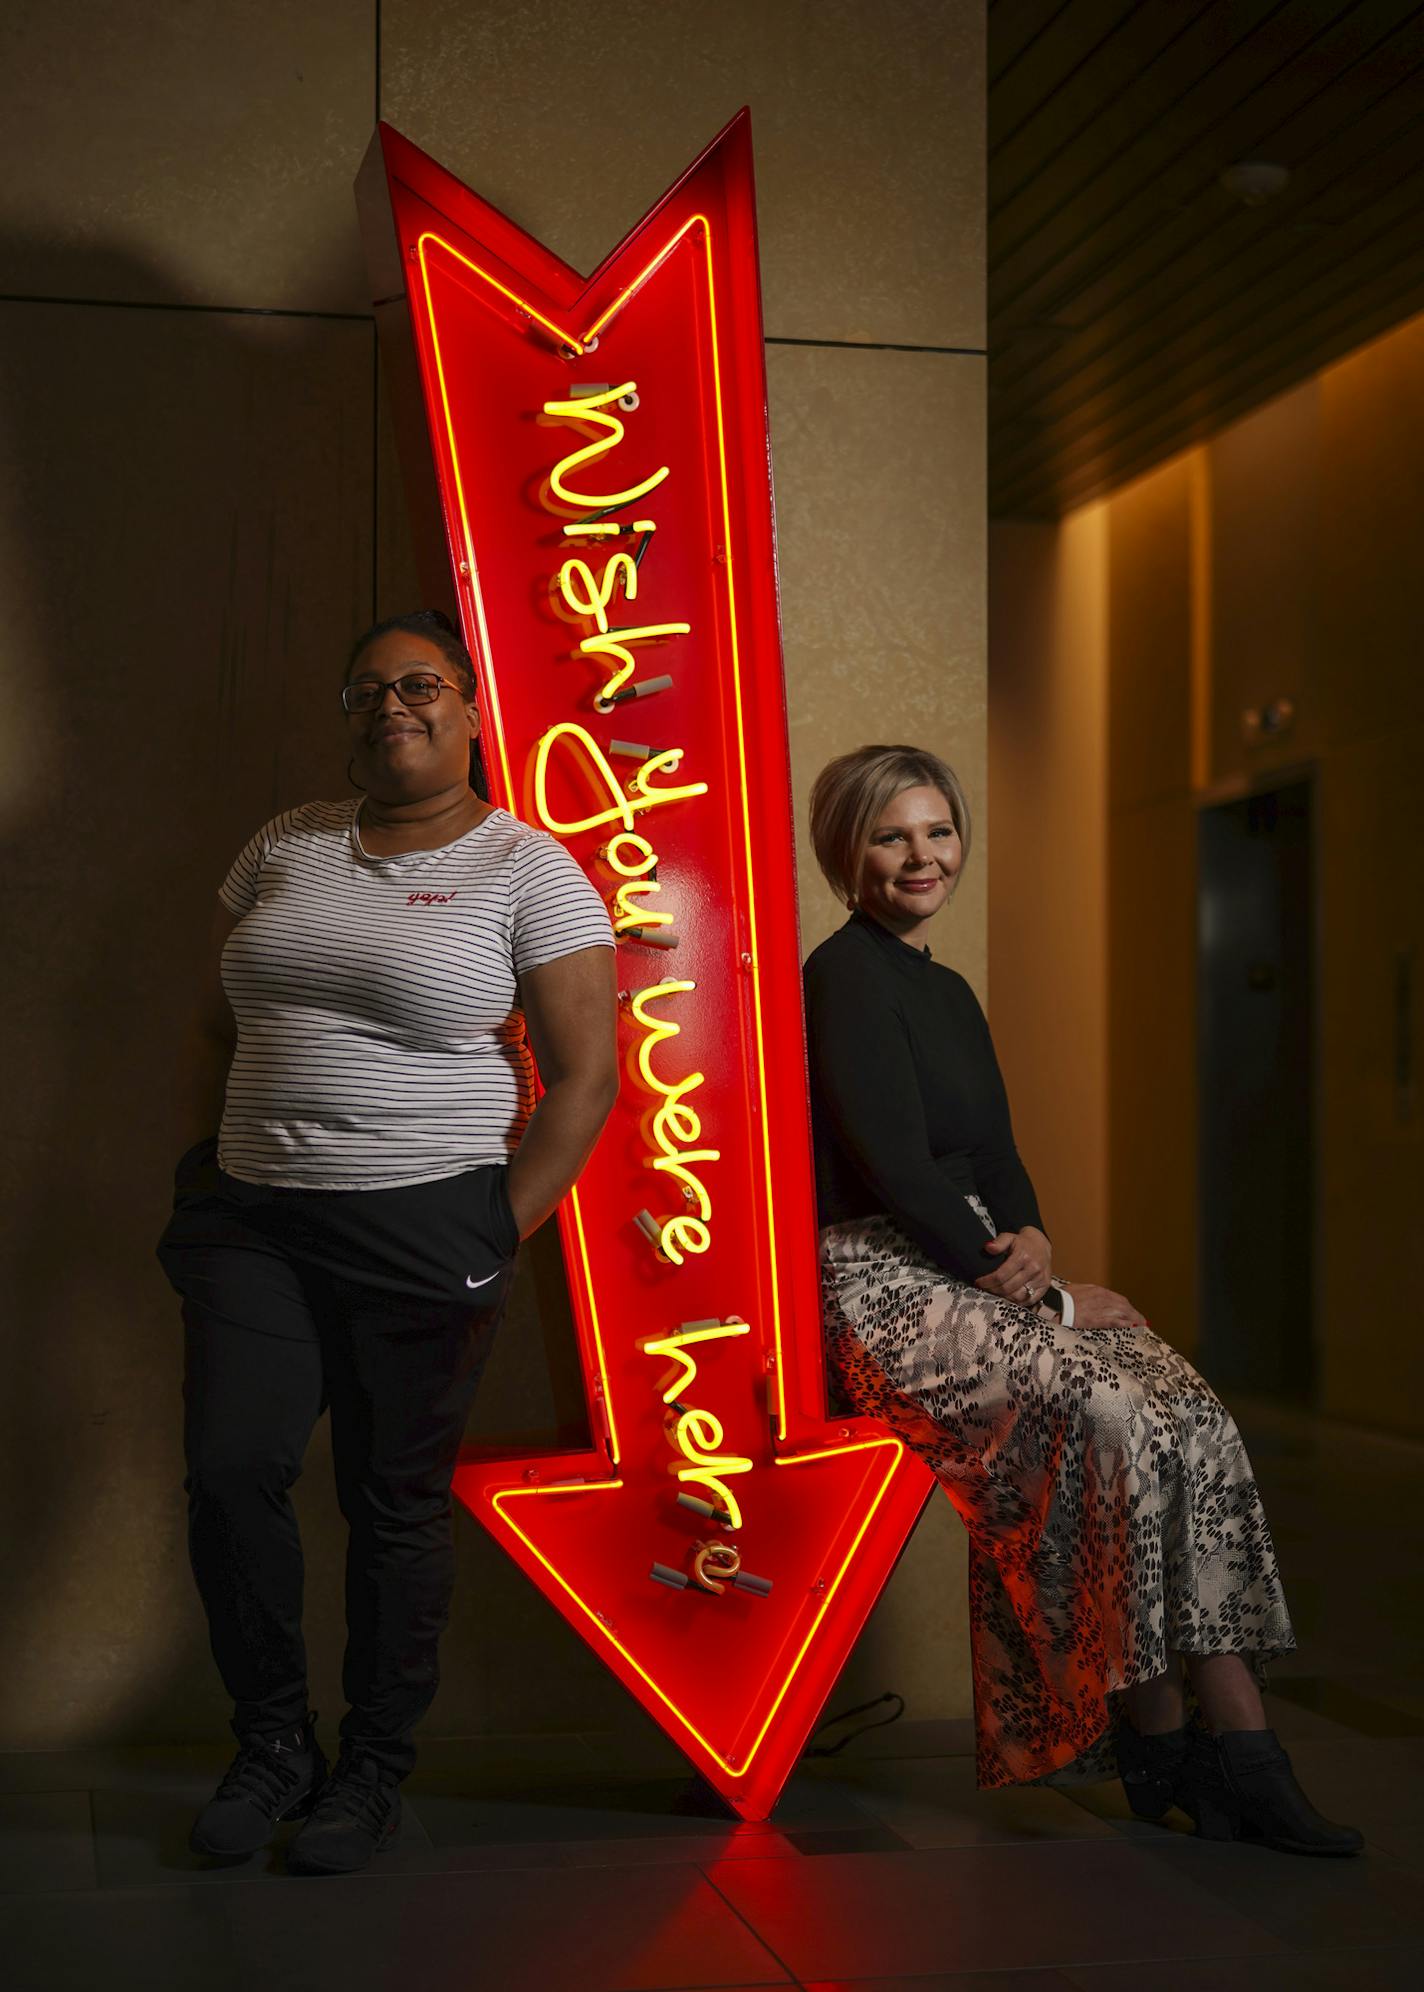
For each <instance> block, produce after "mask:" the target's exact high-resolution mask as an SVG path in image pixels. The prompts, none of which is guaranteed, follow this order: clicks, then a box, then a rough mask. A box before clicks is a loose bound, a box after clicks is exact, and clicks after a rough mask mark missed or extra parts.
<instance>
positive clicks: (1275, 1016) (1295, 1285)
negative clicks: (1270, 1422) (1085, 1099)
mask: <svg viewBox="0 0 1424 1992" xmlns="http://www.w3.org/2000/svg"><path fill="white" fill-rule="evenodd" d="M1312 801H1313V796H1312V789H1311V784H1310V783H1309V782H1308V781H1295V782H1291V783H1290V784H1288V785H1286V786H1283V787H1281V788H1276V789H1271V790H1268V791H1265V792H1264V793H1261V794H1256V795H1250V796H1245V797H1242V798H1241V799H1239V800H1237V801H1234V802H1225V803H1219V804H1217V805H1216V806H1214V807H1212V808H1208V809H1204V810H1203V811H1202V812H1201V815H1200V817H1199V819H1198V894H1199V897H1198V949H1197V1075H1198V1207H1199V1227H1198V1237H1199V1240H1200V1243H1199V1248H1198V1249H1199V1252H1200V1268H1199V1270H1200V1280H1199V1288H1198V1290H1199V1293H1200V1296H1201V1301H1200V1304H1201V1321H1200V1330H1201V1340H1200V1344H1199V1347H1200V1350H1201V1358H1202V1368H1203V1370H1204V1371H1205V1373H1206V1376H1207V1377H1208V1379H1209V1380H1210V1382H1211V1383H1212V1384H1213V1385H1214V1386H1215V1387H1216V1388H1218V1389H1220V1390H1222V1391H1225V1392H1231V1391H1240V1392H1248V1393H1253V1394H1255V1395H1258V1396H1265V1397H1278V1398H1283V1399H1287V1400H1294V1401H1296V1402H1309V1400H1310V1398H1311V1393H1312V1385H1313V1382H1314V1375H1313V1371H1314V1313H1313V1300H1314V1281H1313V1277H1312V1274H1313V1253H1314V1176H1315V1169H1314V1148H1313V1141H1314V1067H1315V1016H1314V1002H1315V959H1314V956H1315V950H1314V937H1313V919H1312V889H1311V878H1312V861H1311V860H1312V850H1311V833H1312Z"/></svg>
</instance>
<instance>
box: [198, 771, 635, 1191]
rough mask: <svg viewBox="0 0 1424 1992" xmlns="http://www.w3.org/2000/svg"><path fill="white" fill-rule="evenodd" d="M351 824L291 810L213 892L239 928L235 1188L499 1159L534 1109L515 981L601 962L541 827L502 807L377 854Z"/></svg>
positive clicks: (232, 1085) (231, 1123)
mask: <svg viewBox="0 0 1424 1992" xmlns="http://www.w3.org/2000/svg"><path fill="white" fill-rule="evenodd" d="M358 809H359V804H358V803H355V802H309V803H306V804H304V805H303V806H302V807H301V808H300V809H289V810H287V811H286V812H285V813H284V814H283V815H281V816H278V817H276V818H274V820H273V821H272V822H271V823H268V824H267V825H265V827H264V828H263V829H261V830H259V831H258V833H257V835H256V836H255V837H254V838H253V839H252V841H251V842H250V843H249V844H248V845H247V846H246V848H245V849H244V850H243V851H242V853H241V855H240V856H239V857H238V859H237V862H236V863H235V864H234V865H233V867H232V870H231V871H230V872H229V873H228V875H227V877H226V879H225V880H224V881H223V884H222V886H221V888H220V893H221V897H222V901H223V904H224V905H225V906H226V907H227V908H228V910H229V911H230V912H232V913H235V914H236V915H237V916H238V924H237V926H236V927H235V928H234V929H233V932H232V934H231V936H230V938H229V940H228V943H227V946H226V947H225V948H224V950H223V960H222V976H223V986H224V988H225V989H226V991H227V996H228V1001H229V1002H230V1003H231V1005H232V1009H233V1014H234V1016H235V1017H236V1018H237V1048H236V1051H235V1053H234V1056H233V1061H232V1070H231V1072H230V1074H229V1076H228V1082H227V1100H226V1104H225V1108H224V1112H223V1121H222V1133H221V1135H220V1137H219V1143H218V1160H219V1162H220V1164H221V1166H222V1167H223V1168H224V1169H225V1170H227V1172H228V1173H229V1175H233V1176H237V1177H240V1178H242V1179H243V1180H245V1181H247V1182H255V1183H277V1184H283V1185H286V1186H288V1187H291V1188H294V1189H330V1190H370V1189H389V1188H394V1187H395V1186H396V1185H398V1184H401V1183H424V1182H431V1181H434V1180H435V1179H436V1178H438V1177H441V1176H453V1175H458V1174H459V1173H460V1171H462V1170H464V1169H473V1168H477V1167H479V1166H480V1165H481V1164H484V1163H489V1162H507V1161H508V1159H509V1155H510V1151H511V1150H512V1149H514V1148H515V1147H517V1146H518V1143H519V1137H520V1135H521V1133H522V1132H523V1130H524V1124H525V1122H526V1121H527V1120H528V1118H529V1115H530V1112H531V1111H532V1108H533V1104H534V1100H533V1070H532V1066H531V1062H530V1057H529V1049H528V1046H527V1044H526V1041H525V1035H524V1015H523V1011H522V1009H521V1007H520V1001H519V991H518V986H517V983H516V977H518V976H520V975H522V974H524V973H525V972H526V971H527V970H529V969H532V968H538V967H539V966H540V964H541V963H543V962H548V961H556V960H557V959H558V958H559V956H560V955H566V954H572V953H573V952H574V951H575V950H576V949H578V948H588V947H610V946H612V939H613V937H612V932H611V929H610V926H609V919H608V910H607V908H606V907H605V905H604V903H603V900H602V899H601V898H600V896H599V894H598V892H597V891H596V890H595V888H594V887H593V886H592V885H591V884H590V882H589V880H588V879H587V878H586V877H585V876H584V873H583V872H582V871H581V870H580V868H579V866H578V865H577V863H576V862H575V861H574V859H573V858H572V857H571V856H570V855H569V853H568V852H567V851H566V850H565V849H564V848H563V846H562V845H561V844H559V843H557V842H556V841H555V840H554V838H552V837H550V836H548V835H547V834H546V833H545V832H544V831H542V830H535V829H532V828H531V827H530V825H529V824H527V823H521V822H520V821H519V820H518V818H517V817H513V816H510V815H509V814H507V812H506V811H504V810H502V809H496V810H494V811H492V812H491V814H490V815H488V816H487V817H486V818H485V819H484V821H483V822H482V823H479V824H477V825H476V826H475V828H474V829H473V830H470V831H468V832H467V833H466V834H465V836H463V837H460V838H457V839H456V841H455V842H454V843H453V844H446V845H444V846H442V847H441V848H440V849H439V850H435V851H410V852H407V853H403V854H402V855H400V856H398V857H389V858H386V857H374V856H371V855H370V854H368V853H367V852H366V851H365V850H364V849H363V848H362V845H361V840H360V835H359V827H358V821H357V812H358Z"/></svg>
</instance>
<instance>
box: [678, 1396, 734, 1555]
mask: <svg viewBox="0 0 1424 1992" xmlns="http://www.w3.org/2000/svg"><path fill="white" fill-rule="evenodd" d="M724 1442H725V1434H724V1433H723V1430H722V1420H721V1419H720V1418H717V1417H714V1416H713V1414H712V1413H711V1412H710V1411H697V1410H693V1411H684V1412H683V1414H682V1416H681V1417H680V1418H679V1419H678V1421H677V1443H678V1446H679V1447H680V1449H681V1450H682V1452H683V1453H684V1454H685V1455H686V1457H687V1458H688V1459H689V1460H690V1461H691V1462H692V1464H691V1465H690V1466H680V1467H679V1468H678V1469H677V1477H678V1479H679V1480H693V1481H696V1482H697V1483H698V1484H699V1485H701V1486H703V1487H705V1488H706V1489H707V1491H708V1493H709V1494H716V1495H717V1496H718V1498H719V1499H720V1500H721V1501H722V1503H723V1505H724V1506H725V1507H726V1510H727V1519H728V1521H729V1522H730V1523H731V1525H732V1527H733V1528H734V1529H739V1528H740V1527H741V1526H742V1511H741V1509H740V1507H739V1506H738V1505H737V1500H736V1496H735V1495H734V1494H733V1493H732V1490H731V1488H730V1487H728V1486H727V1484H726V1481H725V1480H724V1479H723V1475H724V1474H725V1475H728V1476H730V1475H732V1474H734V1473H750V1472H751V1470H752V1462H751V1461H750V1460H749V1459H744V1458H743V1457H742V1456H741V1454H740V1453H724V1452H722V1451H720V1450H719V1449H720V1447H721V1446H722V1445H723V1444H724Z"/></svg>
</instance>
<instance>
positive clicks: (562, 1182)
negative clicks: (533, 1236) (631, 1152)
mask: <svg viewBox="0 0 1424 1992" xmlns="http://www.w3.org/2000/svg"><path fill="white" fill-rule="evenodd" d="M617 1097H618V1086H617V1082H616V1080H615V1081H613V1082H612V1083H611V1084H610V1083H609V1081H608V1080H606V1079H597V1078H594V1079H590V1078H587V1077H584V1076H582V1075H573V1076H570V1077H569V1078H567V1079H560V1080H558V1081H556V1082H555V1083H554V1084H553V1085H551V1086H550V1087H549V1089H548V1091H547V1092H546V1093H545V1094H544V1096H543V1098H542V1099H541V1100H540V1102H539V1104H538V1106H537V1107H535V1109H534V1112H533V1114H532V1115H531V1116H530V1120H529V1125H528V1126H527V1127H526V1128H525V1130H524V1138H523V1140H522V1141H521V1142H520V1144H519V1147H518V1148H517V1149H516V1151H515V1154H514V1157H513V1159H512V1160H511V1162H510V1165H509V1202H510V1207H511V1209H512V1210H513V1212H514V1221H515V1223H516V1224H517V1225H518V1226H519V1235H520V1237H521V1238H527V1237H528V1236H529V1234H530V1232H531V1231H537V1230H538V1228H539V1226H540V1225H541V1224H542V1223H543V1222H544V1219H545V1218H546V1217H547V1216H548V1215H549V1213H550V1211H552V1210H553V1209H554V1208H555V1207H556V1206H557V1204H558V1203H559V1201H560V1199H561V1198H562V1197H564V1196H565V1195H566V1194H567V1192H568V1191H569V1190H570V1189H571V1188H572V1186H573V1185H574V1183H576V1182H577V1181H578V1178H579V1174H580V1172H581V1170H582V1169H583V1166H584V1164H585V1162H587V1160H588V1158H589V1156H590V1155H591V1154H592V1153H593V1145H594V1143H595V1142H596V1141H597V1140H598V1137H599V1135H600V1134H602V1132H603V1127H604V1123H605V1121H606V1120H607V1119H608V1116H609V1114H610V1113H611V1112H612V1111H613V1102H614V1100H615V1099H616V1098H617Z"/></svg>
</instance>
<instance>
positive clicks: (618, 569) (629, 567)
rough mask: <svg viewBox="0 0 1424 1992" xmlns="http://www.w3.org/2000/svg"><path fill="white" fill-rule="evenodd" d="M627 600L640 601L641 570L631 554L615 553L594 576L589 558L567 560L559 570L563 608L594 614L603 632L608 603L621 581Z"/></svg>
mask: <svg viewBox="0 0 1424 1992" xmlns="http://www.w3.org/2000/svg"><path fill="white" fill-rule="evenodd" d="M620 580H621V581H622V583H623V599H624V601H625V602H632V601H636V600H637V595H638V570H637V567H636V566H635V565H634V562H633V556H632V554H631V553H615V554H613V555H612V557H611V558H610V559H608V560H607V561H605V562H604V567H603V572H602V573H601V574H600V575H599V576H598V578H597V580H595V579H594V574H593V569H592V568H591V567H590V566H589V564H588V562H587V561H586V560H566V561H565V562H564V564H563V566H562V567H561V568H560V569H559V593H560V595H561V596H562V597H563V601H564V607H565V608H566V609H569V610H571V611H572V613H573V614H574V615H576V616H592V617H593V619H594V621H595V622H596V623H597V624H598V628H599V633H600V635H605V636H606V635H607V633H608V605H609V603H610V602H611V601H612V600H613V591H614V589H615V588H616V587H617V586H618V583H619V581H620Z"/></svg>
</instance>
